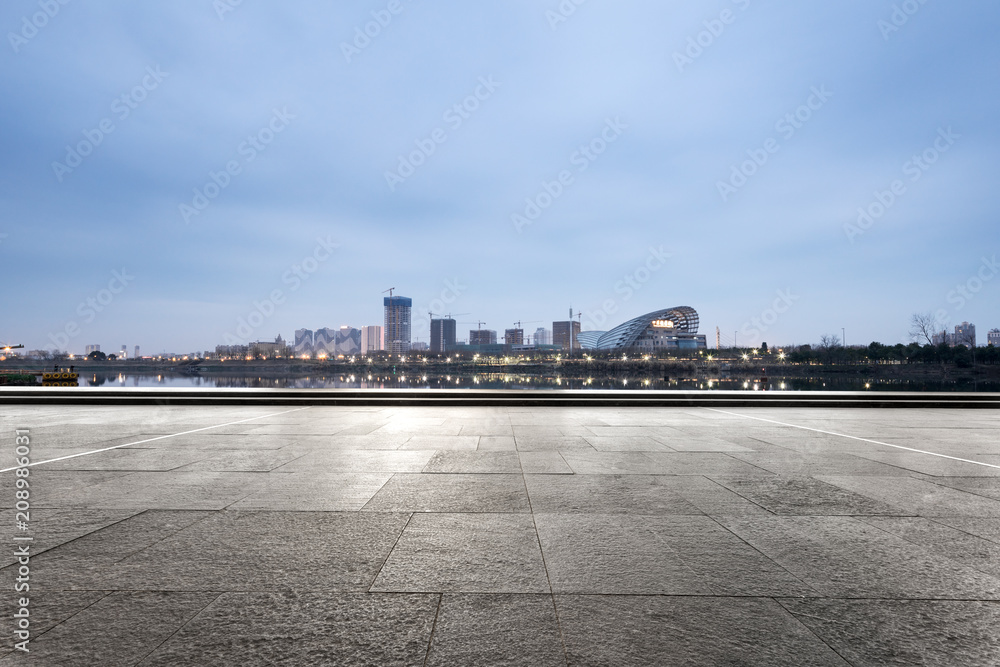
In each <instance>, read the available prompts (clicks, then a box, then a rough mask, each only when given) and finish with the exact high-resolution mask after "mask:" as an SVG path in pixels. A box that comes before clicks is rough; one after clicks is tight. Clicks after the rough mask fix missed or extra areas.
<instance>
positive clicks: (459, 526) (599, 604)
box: [0, 405, 1000, 667]
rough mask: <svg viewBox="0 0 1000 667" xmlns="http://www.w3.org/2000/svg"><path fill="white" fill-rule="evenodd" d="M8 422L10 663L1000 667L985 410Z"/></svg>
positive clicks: (11, 411) (507, 411) (998, 575)
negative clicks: (17, 469) (19, 585)
mask: <svg viewBox="0 0 1000 667" xmlns="http://www.w3.org/2000/svg"><path fill="white" fill-rule="evenodd" d="M2 415H3V416H2V429H3V431H2V433H0V468H11V467H13V466H14V465H15V443H14V435H15V428H23V429H28V430H29V433H30V435H29V437H30V458H31V460H32V461H33V462H35V463H36V465H34V466H33V467H31V469H30V476H29V477H28V478H27V479H29V480H30V524H29V525H30V527H29V530H28V531H18V530H16V529H15V527H14V525H15V518H14V515H15V502H17V499H16V497H15V492H16V489H15V480H16V479H17V478H16V477H15V474H14V472H13V471H10V470H7V471H5V472H3V473H2V474H0V487H2V488H0V502H2V503H3V507H5V508H7V510H6V512H5V516H6V517H7V521H6V527H5V531H4V535H5V536H6V537H5V539H6V546H5V547H4V548H3V550H2V551H0V553H2V554H3V561H4V562H3V563H2V565H3V566H4V567H5V571H4V582H5V583H4V586H3V590H4V591H5V593H4V599H3V603H4V605H5V611H7V612H8V613H5V614H4V618H5V619H6V620H5V621H3V622H2V623H0V633H2V636H3V637H4V638H5V641H4V644H3V647H4V648H3V656H2V657H0V665H31V664H33V665H73V666H81V665H102V666H107V665H114V666H117V665H149V666H154V665H155V666H160V665H239V666H240V667H250V666H251V665H274V664H281V665H344V666H353V665H377V666H379V667H382V666H387V665H418V666H419V665H433V666H441V665H454V666H459V667H462V666H467V665H488V666H503V665H524V666H531V667H548V666H550V665H552V666H556V665H564V666H565V665H581V666H582V665H609V666H611V665H615V666H619V665H794V666H800V665H831V666H832V665H947V666H948V667H954V666H971V665H997V664H1000V602H998V600H1000V438H998V426H1000V416H998V413H997V412H996V411H994V410H946V409H938V410H931V409H905V410H878V409H867V410H862V409H836V408H828V409H822V408H815V409H797V408H785V409H780V408H738V409H737V408H734V409H726V410H716V409H710V408H695V407H692V408H613V407H608V408H586V409H582V408H545V407H530V408H528V407H525V408H514V407H411V408H401V407H356V408H347V407H343V408H340V407H308V408H299V409H292V408H288V407H280V406H272V407H261V406H252V407H154V406H150V407H113V406H105V407H94V406H91V407H88V406H72V405H70V406H18V405H7V406H4V408H3V410H2ZM120 445H127V446H125V447H119V448H117V449H107V450H106V451H97V452H95V451H94V450H102V449H105V448H110V447H118V446H120ZM913 449H917V450H923V451H921V452H916V451H912V450H913ZM74 455H78V456H74ZM959 459H965V460H959ZM26 535H27V536H31V537H33V541H31V542H30V545H31V546H30V552H31V558H30V593H28V594H27V595H29V598H30V599H29V606H30V621H31V622H30V631H31V642H30V645H29V646H30V650H31V652H30V654H25V653H23V652H21V651H16V650H14V649H13V645H14V642H15V641H16V639H15V636H14V629H15V625H14V623H15V621H14V619H13V613H14V611H15V609H16V605H17V598H18V596H19V595H20V594H16V593H15V592H14V589H13V586H14V580H15V578H16V577H17V576H18V574H17V572H18V568H19V567H20V565H19V564H18V563H17V562H16V556H15V555H14V553H15V549H16V545H20V544H24V543H25V542H24V541H21V542H19V541H16V540H15V538H16V537H19V536H21V537H23V536H26Z"/></svg>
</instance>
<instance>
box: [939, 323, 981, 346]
mask: <svg viewBox="0 0 1000 667" xmlns="http://www.w3.org/2000/svg"><path fill="white" fill-rule="evenodd" d="M931 343H932V344H933V345H941V344H942V343H943V344H945V345H947V346H949V347H956V346H958V345H964V346H966V347H975V346H976V325H975V324H969V323H968V322H962V323H961V324H956V325H955V333H948V332H947V331H942V332H941V333H938V334H934V335H933V336H931Z"/></svg>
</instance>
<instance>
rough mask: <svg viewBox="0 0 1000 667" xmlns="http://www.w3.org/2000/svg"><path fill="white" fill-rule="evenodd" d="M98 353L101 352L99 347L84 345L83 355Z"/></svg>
mask: <svg viewBox="0 0 1000 667" xmlns="http://www.w3.org/2000/svg"><path fill="white" fill-rule="evenodd" d="M100 351H101V346H100V345H85V346H84V348H83V353H84V354H90V353H91V352H100Z"/></svg>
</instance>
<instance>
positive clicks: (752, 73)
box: [0, 0, 1000, 353]
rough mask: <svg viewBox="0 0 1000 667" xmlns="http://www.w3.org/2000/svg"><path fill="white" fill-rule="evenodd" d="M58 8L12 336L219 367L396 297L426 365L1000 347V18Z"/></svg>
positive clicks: (777, 11) (13, 158)
mask: <svg viewBox="0 0 1000 667" xmlns="http://www.w3.org/2000/svg"><path fill="white" fill-rule="evenodd" d="M57 4H58V11H57V12H56V13H55V14H53V15H51V16H50V15H45V16H43V19H44V20H42V19H39V20H36V18H35V17H36V16H38V13H39V12H43V13H44V8H42V7H41V5H39V4H38V3H37V2H31V3H10V4H7V5H5V6H3V7H0V27H4V28H6V29H5V30H4V31H3V33H4V34H5V35H6V36H7V39H6V42H7V46H6V47H4V52H3V55H2V56H0V57H2V58H5V59H6V60H5V61H4V65H5V66H4V67H3V68H0V82H2V84H3V85H4V89H5V90H8V91H11V94H10V95H8V96H5V97H4V99H3V100H0V119H2V120H0V122H2V127H3V128H4V130H5V136H7V137H8V142H7V144H6V148H5V151H4V154H3V155H2V156H0V175H2V178H0V183H2V185H0V200H2V202H3V204H4V207H3V209H4V214H3V216H2V218H0V261H2V262H3V265H4V266H5V268H6V270H7V275H9V276H11V277H13V276H17V277H18V279H17V280H16V282H15V283H14V284H13V285H12V286H9V287H8V289H7V290H5V292H4V294H3V296H2V297H0V299H2V301H0V303H2V307H3V311H4V312H5V313H8V314H9V315H8V316H7V317H5V318H4V320H5V321H4V323H3V327H2V330H0V343H8V344H18V343H20V344H24V345H25V347H26V349H38V348H45V349H50V350H51V349H53V348H56V347H58V348H60V349H70V350H77V351H79V350H82V349H83V347H84V345H87V344H92V343H94V342H95V341H103V343H104V345H105V347H106V349H109V350H116V349H118V346H120V345H121V344H122V343H126V342H127V343H129V344H130V345H131V344H133V343H135V342H138V343H139V344H140V345H141V347H142V349H143V350H144V351H147V352H148V353H152V352H154V351H159V350H174V351H183V350H201V349H205V348H206V346H208V345H209V344H210V343H211V344H215V342H223V341H225V340H226V338H227V336H229V337H232V338H235V339H240V340H245V341H249V340H268V339H271V338H273V337H274V336H275V335H276V334H278V333H281V334H282V335H283V336H285V337H290V335H291V334H292V332H293V331H294V330H295V329H297V328H301V327H302V326H316V325H318V324H319V323H323V322H328V325H327V326H330V327H338V326H339V324H338V323H337V322H336V321H335V322H329V320H330V319H332V318H336V320H337V321H339V322H340V323H344V322H348V323H350V322H353V323H354V324H353V325H352V326H357V327H361V326H366V325H374V324H378V323H380V322H382V323H383V324H384V318H383V316H382V313H381V312H380V311H379V310H376V309H377V308H378V303H377V302H376V299H381V298H382V296H383V295H382V292H383V291H384V290H388V289H389V288H398V290H397V293H399V294H406V295H407V296H409V297H410V298H412V300H413V311H412V315H413V321H412V327H413V339H414V340H424V341H427V340H428V336H429V320H428V321H427V324H426V325H425V324H424V320H423V318H425V317H426V313H427V312H433V313H439V314H448V313H449V312H451V313H469V315H463V316H457V315H456V317H455V319H456V320H458V322H459V324H458V331H459V332H463V331H465V330H466V329H469V328H473V329H474V328H476V327H475V326H474V325H473V326H469V325H468V324H462V322H463V321H465V320H469V321H478V320H482V321H484V322H485V323H486V324H485V325H484V326H486V327H489V328H490V329H493V330H496V331H498V332H503V331H505V330H506V329H509V328H512V327H513V326H514V323H515V322H519V321H522V322H525V323H528V322H535V321H540V322H544V323H551V322H556V321H565V320H566V319H567V318H566V313H567V311H568V309H569V308H570V307H572V308H574V310H575V311H576V312H582V313H583V317H582V330H583V331H588V330H606V329H607V328H609V327H612V326H614V325H615V324H618V323H620V322H623V321H625V320H627V319H629V318H630V317H635V316H638V315H640V314H642V313H646V312H651V311H653V310H655V309H657V308H660V307H663V306H664V304H674V303H685V304H690V305H691V306H692V307H694V308H696V309H697V310H698V311H699V313H700V314H701V317H702V329H701V332H702V333H704V334H705V335H706V336H708V338H709V340H714V337H715V327H716V326H718V327H719V328H720V330H721V334H722V340H723V344H732V343H733V339H734V338H735V339H736V342H737V343H739V344H740V345H750V344H759V343H761V342H763V341H767V342H768V343H769V344H779V345H790V344H803V343H816V342H818V341H819V340H820V338H821V336H823V335H836V336H841V335H842V332H843V331H845V330H846V339H847V340H846V342H847V343H848V344H867V343H869V342H872V341H880V342H883V343H887V344H893V343H896V342H904V343H905V342H908V341H909V333H908V332H909V328H910V317H911V315H912V314H914V313H940V314H941V320H942V327H943V328H945V329H947V330H949V331H951V330H952V329H953V328H954V326H955V325H956V324H960V323H961V322H963V321H968V322H974V323H978V325H979V327H980V329H981V330H982V331H988V330H990V329H992V328H995V327H996V326H997V324H998V323H1000V313H998V312H997V307H996V304H997V303H998V299H997V290H998V287H1000V280H997V279H996V277H997V274H998V273H1000V265H998V263H997V259H996V254H997V252H996V241H995V239H996V232H995V226H996V219H997V214H998V213H1000V205H998V204H997V202H996V201H995V198H994V197H993V196H992V190H993V184H992V178H991V176H992V172H993V165H994V164H995V161H996V159H995V156H996V155H997V154H998V149H1000V128H997V127H996V124H995V122H994V121H993V119H995V118H996V117H997V116H998V114H1000V95H998V93H997V90H998V87H997V86H996V83H997V78H998V77H1000V71H998V70H997V68H996V63H997V62H998V61H1000V44H997V42H996V40H995V39H993V32H992V26H994V25H995V24H996V22H997V20H998V19H1000V7H997V6H996V5H985V4H982V3H979V4H974V5H957V4H955V3H952V4H945V3H920V2H913V3H909V4H908V3H899V2H898V1H893V0H884V1H883V0H877V1H876V2H870V1H862V0H849V1H845V2H843V3H838V4H837V5H835V6H832V5H827V4H815V3H814V4H809V5H805V6H803V5H800V4H792V3H779V4H773V3H771V4H766V3H760V2H756V1H754V0H721V1H720V2H717V3H714V4H712V5H705V4H704V3H695V2H687V3H670V4H669V5H664V4H663V3H655V2H652V0H634V1H631V2H622V3H615V4H602V3H593V2H588V3H581V4H577V3H575V2H571V3H558V2H556V1H555V0H552V1H550V2H543V3H537V2H528V1H527V0H525V1H518V0H512V1H511V2H509V3H504V4H503V5H502V6H485V7H480V6H470V5H467V4H463V3H458V2H454V1H453V0H451V1H445V2H441V3H437V4H435V5H433V6H431V5H423V4H420V3H412V2H406V1H404V2H401V3H399V4H398V5H393V6H394V7H396V8H397V9H398V11H396V12H390V11H389V10H388V9H387V7H388V4H387V2H385V0H372V1H368V2H365V3H360V4H357V5H352V6H341V5H338V6H331V7H316V6H314V5H313V4H312V3H306V2H301V1H294V0H293V1H290V2H288V3H283V4H282V5H281V6H263V5H254V4H250V3H231V2H223V3H214V4H213V3H206V2H193V1H191V0H181V1H179V2H177V3H171V4H170V5H165V6H149V5H125V6H121V7H116V8H115V9H114V10H113V11H112V10H108V9H102V8H98V7H92V6H89V5H85V4H78V3H69V4H65V5H64V4H59V3H57ZM220 7H222V9H220ZM567 8H569V9H567ZM570 9H571V10H572V11H570ZM387 17H388V18H387ZM39 23H41V25H38V24H39ZM366 33H368V34H366ZM163 34H171V35H178V36H180V38H181V41H171V40H164V39H163V38H162V35H163ZM96 35H100V38H99V39H97V38H95V36H96ZM512 45H513V48H512ZM846 45H850V47H849V48H848V47H847V46H846ZM233 53H238V54H239V57H233V56H232V54H233ZM748 54H749V55H748ZM251 320H253V321H254V322H256V321H258V320H259V324H257V325H251V324H250V321H251ZM244 323H246V324H245V325H244ZM309 323H313V324H312V325H310V324H309ZM548 325H549V324H546V326H548ZM533 330H534V325H532V326H531V328H526V335H528V332H530V331H533ZM244 333H245V334H246V335H243V334H244ZM460 336H461V333H460ZM62 341H65V344H63V345H60V344H58V343H60V342H62Z"/></svg>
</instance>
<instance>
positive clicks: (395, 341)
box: [382, 296, 413, 354]
mask: <svg viewBox="0 0 1000 667" xmlns="http://www.w3.org/2000/svg"><path fill="white" fill-rule="evenodd" d="M382 304H383V306H384V307H385V349H386V350H388V351H389V352H391V353H392V354H403V353H405V352H409V351H410V340H411V339H410V311H411V310H412V309H413V299H410V298H408V297H405V296H387V297H384V299H383V302H382Z"/></svg>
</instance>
